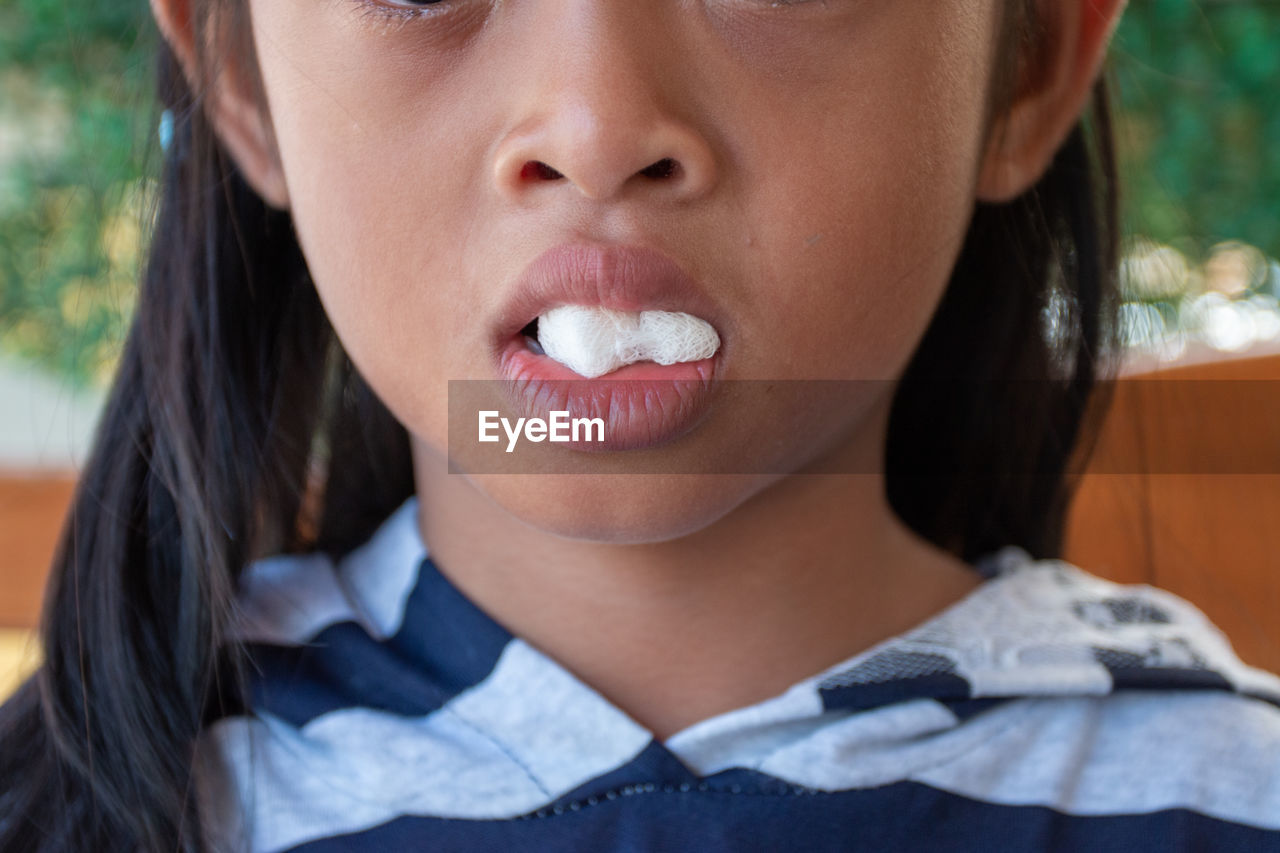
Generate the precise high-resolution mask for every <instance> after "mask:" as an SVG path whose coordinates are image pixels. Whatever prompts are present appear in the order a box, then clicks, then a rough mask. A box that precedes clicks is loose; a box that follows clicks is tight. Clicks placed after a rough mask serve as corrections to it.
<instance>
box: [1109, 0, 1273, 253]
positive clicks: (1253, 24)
mask: <svg viewBox="0 0 1280 853" xmlns="http://www.w3.org/2000/svg"><path fill="white" fill-rule="evenodd" d="M1111 62H1112V69H1113V72H1114V78H1113V79H1114V80H1115V82H1116V83H1117V84H1118V86H1119V96H1120V97H1119V102H1120V105H1121V107H1122V111H1121V118H1120V121H1119V123H1118V129H1117V136H1118V142H1119V145H1120V150H1121V162H1122V170H1123V172H1122V178H1123V187H1124V193H1125V216H1126V223H1127V230H1128V231H1130V232H1131V233H1140V234H1145V235H1147V236H1149V237H1151V238H1154V239H1156V240H1158V241H1160V242H1163V243H1169V244H1171V245H1176V246H1178V247H1179V248H1181V249H1183V250H1184V251H1185V252H1186V253H1187V254H1188V255H1190V256H1191V257H1192V258H1201V257H1203V256H1204V254H1205V252H1206V250H1207V249H1208V247H1209V246H1211V245H1212V244H1214V243H1217V242H1219V241H1222V240H1228V239H1234V240H1242V241H1244V242H1246V243H1250V244H1252V245H1254V246H1257V247H1259V248H1261V249H1262V250H1264V251H1265V252H1266V253H1268V254H1270V255H1272V256H1280V4H1276V3H1274V2H1265V0H1253V1H1252V2H1249V0H1132V2H1130V4H1129V8H1128V9H1127V10H1126V11H1125V17H1124V19H1123V20H1122V21H1121V24H1120V27H1119V29H1118V30H1117V32H1116V37H1115V41H1114V42H1113V45H1112V51H1111Z"/></svg>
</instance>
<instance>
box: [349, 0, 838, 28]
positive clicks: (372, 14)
mask: <svg viewBox="0 0 1280 853" xmlns="http://www.w3.org/2000/svg"><path fill="white" fill-rule="evenodd" d="M352 2H354V3H355V4H356V5H357V6H358V7H360V16H361V17H363V18H367V19H373V20H377V21H383V22H388V21H389V22H396V21H399V22H401V23H404V22H407V21H411V20H413V19H415V18H423V17H432V16H434V15H439V14H442V13H444V12H445V11H447V10H448V9H449V8H450V7H452V6H456V5H457V4H458V2H459V0H429V2H424V3H418V4H416V5H413V4H407V3H406V4H397V3H392V2H390V0H352ZM743 2H746V3H748V5H759V6H767V7H773V8H783V7H788V6H803V5H806V4H808V3H813V2H815V0H743ZM816 2H818V3H821V4H822V5H824V6H825V5H826V3H827V0H816Z"/></svg>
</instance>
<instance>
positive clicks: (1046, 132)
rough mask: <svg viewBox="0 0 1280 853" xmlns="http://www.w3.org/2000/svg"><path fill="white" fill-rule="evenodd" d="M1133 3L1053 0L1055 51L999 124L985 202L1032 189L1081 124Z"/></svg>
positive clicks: (981, 178)
mask: <svg viewBox="0 0 1280 853" xmlns="http://www.w3.org/2000/svg"><path fill="white" fill-rule="evenodd" d="M1125 2H1126V0H1078V2H1060V0H1048V2H1042V3H1040V4H1039V9H1040V11H1039V14H1040V15H1042V16H1046V17H1047V19H1048V20H1046V21H1045V24H1046V30H1047V33H1048V35H1047V36H1046V43H1047V44H1050V45H1052V46H1053V50H1052V53H1050V54H1049V55H1047V56H1042V57H1037V58H1034V59H1036V60H1037V61H1038V62H1040V63H1042V64H1041V65H1040V70H1041V71H1040V73H1039V74H1038V75H1037V76H1036V80H1037V85H1035V86H1034V87H1033V88H1031V89H1030V90H1027V91H1023V92H1021V93H1020V94H1019V96H1018V97H1017V98H1016V99H1015V100H1014V102H1013V103H1012V104H1011V105H1010V106H1009V108H1008V109H1007V110H1006V112H1005V114H1004V115H1003V116H1002V117H1001V118H1000V119H998V120H997V121H996V122H995V123H994V126H993V128H992V130H991V133H990V135H989V137H988V140H987V148H986V150H985V152H984V155H983V161H982V165H981V171H980V173H979V175H978V182H977V192H976V195H977V198H978V200H979V201H985V202H993V203H1001V202H1007V201H1010V200H1012V199H1014V198H1017V197H1018V196H1019V195H1021V194H1022V193H1024V192H1026V191H1027V190H1028V189H1030V188H1031V187H1032V186H1033V185H1034V184H1035V183H1036V182H1037V181H1038V180H1040V178H1041V176H1042V175H1043V174H1044V173H1045V171H1046V170H1047V169H1048V168H1049V164H1050V162H1052V160H1053V157H1054V155H1055V154H1056V153H1057V151H1058V149H1059V148H1060V147H1061V146H1062V144H1063V142H1064V141H1065V140H1066V138H1067V135H1068V134H1069V133H1070V132H1071V129H1072V127H1074V126H1075V124H1076V122H1078V121H1079V120H1080V116H1081V114H1082V113H1083V112H1084V109H1085V106H1086V105H1087V103H1088V99H1089V95H1090V93H1091V92H1092V90H1093V86H1094V83H1095V82H1096V80H1097V78H1098V76H1099V74H1100V73H1101V71H1102V63H1103V60H1104V58H1105V57H1106V51H1107V44H1108V43H1109V42H1110V40H1111V35H1112V33H1113V32H1114V31H1115V27H1116V24H1118V23H1119V21H1120V13H1121V12H1122V11H1123V9H1124V6H1125Z"/></svg>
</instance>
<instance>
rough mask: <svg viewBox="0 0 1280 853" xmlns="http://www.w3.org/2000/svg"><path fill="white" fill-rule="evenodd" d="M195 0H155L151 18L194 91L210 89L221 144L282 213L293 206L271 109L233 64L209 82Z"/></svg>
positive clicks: (210, 112) (207, 105) (208, 101)
mask: <svg viewBox="0 0 1280 853" xmlns="http://www.w3.org/2000/svg"><path fill="white" fill-rule="evenodd" d="M191 2H192V0H150V3H151V14H152V15H153V16H154V17H155V19H156V26H157V27H159V29H160V34H161V35H162V36H164V39H165V41H167V42H168V43H169V46H170V47H171V48H172V50H173V52H174V55H175V56H176V57H177V58H178V62H179V63H180V64H181V65H182V71H183V75H184V76H185V77H186V78H187V84H188V85H189V86H190V87H191V90H192V92H195V93H197V94H198V93H199V92H201V90H202V88H203V89H204V91H205V96H204V99H203V100H204V109H205V115H206V116H207V117H208V119H209V121H210V122H211V123H212V125H213V129H214V132H215V133H216V134H217V135H218V140H219V142H221V143H222V147H223V148H224V149H226V151H227V153H229V154H230V155H231V157H232V158H233V159H234V160H235V162H236V165H237V166H238V167H239V168H240V172H241V174H242V175H244V178H245V180H246V181H248V183H249V185H250V186H251V187H253V189H254V190H255V191H256V192H257V193H258V195H260V196H262V199H263V201H265V202H266V203H267V204H269V205H271V206H272V207H275V208H279V209H281V210H284V209H287V208H288V207H289V191H288V188H287V187H286V185H285V180H284V170H283V168H282V167H281V164H280V154H279V150H278V149H277V147H276V142H275V134H274V133H273V132H272V129H271V125H270V120H269V119H268V118H267V116H266V113H265V107H260V106H259V103H258V98H257V97H256V94H255V92H254V91H253V89H252V88H251V87H250V86H249V85H247V84H246V82H245V79H244V75H243V74H241V73H236V72H238V71H239V69H237V68H234V67H232V64H231V63H227V64H226V65H224V66H221V67H220V69H219V72H218V73H217V74H216V75H215V76H214V78H213V79H212V80H209V81H205V80H204V73H203V72H202V70H201V69H200V67H199V64H198V63H199V57H200V56H201V55H205V56H207V55H210V53H209V50H210V48H208V47H206V48H205V50H204V51H201V52H197V50H196V44H195V38H196V36H195V26H194V21H193V19H192V14H193V10H192V8H191Z"/></svg>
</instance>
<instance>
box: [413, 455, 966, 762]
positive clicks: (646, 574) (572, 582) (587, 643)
mask: <svg viewBox="0 0 1280 853" xmlns="http://www.w3.org/2000/svg"><path fill="white" fill-rule="evenodd" d="M414 460H415V469H416V470H415V474H416V478H417V491H418V497H419V512H420V515H419V524H420V526H421V529H422V535H423V539H424V540H425V541H426V542H427V544H428V546H429V548H430V551H431V554H432V558H433V560H434V561H435V563H436V565H437V567H438V568H439V569H440V571H441V572H442V573H443V574H444V575H445V576H446V577H448V578H449V579H450V581H451V582H453V583H454V584H455V585H456V586H457V587H458V588H459V589H460V590H461V591H462V592H463V593H464V594H465V595H467V596H468V597H469V598H470V599H471V600H472V601H474V602H475V603H476V604H477V605H479V606H480V607H481V608H482V609H484V610H485V611H486V612H487V613H489V614H490V615H491V616H492V617H493V618H494V619H496V620H497V621H498V622H499V623H501V624H502V625H503V626H504V627H505V628H507V629H508V630H509V631H510V632H511V633H512V634H513V635H515V636H518V637H521V638H522V639H523V640H525V641H526V642H528V643H529V644H530V645H533V646H534V647H536V648H538V649H540V650H541V651H543V652H544V653H545V654H547V655H549V656H550V657H552V658H553V659H555V660H556V661H558V662H559V663H561V664H562V665H564V666H565V667H566V668H567V669H568V670H569V671H571V672H573V673H574V675H575V676H577V677H578V678H579V679H581V680H582V681H583V682H584V683H586V684H588V685H590V686H591V687H593V688H594V689H596V690H597V691H598V692H600V693H601V694H602V695H603V696H605V698H607V699H608V700H610V701H611V702H612V703H613V704H615V705H616V706H618V707H619V708H621V709H622V710H623V711H625V712H627V713H628V714H629V715H630V716H631V717H632V718H633V719H635V720H636V721H637V722H639V723H640V724H641V725H643V726H645V727H646V728H648V729H649V730H650V731H652V732H653V733H654V734H655V736H657V737H658V738H659V739H661V740H665V739H666V738H667V737H669V736H670V735H671V734H674V733H675V732H677V731H680V730H682V729H684V728H686V727H688V726H689V725H692V724H693V723H696V722H698V721H700V720H702V719H705V718H708V717H711V716H714V715H716V714H719V713H722V712H724V711H729V710H732V709H734V708H738V707H743V706H745V705H749V704H753V703H755V702H758V701H761V700H763V699H767V698H769V697H771V696H774V695H776V694H778V693H780V692H782V691H783V690H785V689H786V688H787V687H789V686H790V685H791V684H793V683H795V682H796V681H798V680H800V679H802V678H806V677H808V676H810V675H814V674H816V673H818V672H821V671H822V670H823V669H826V668H827V667H829V666H832V665H834V664H836V663H839V662H840V661H842V660H844V659H846V658H848V657H851V656H852V655H854V654H856V653H858V652H860V651H862V650H864V649H866V648H868V647H870V646H872V645H874V644H875V643H877V642H879V641H881V640H883V639H886V638H888V637H890V636H893V635H894V634H898V633H901V632H902V631H905V630H907V629H909V628H911V627H912V626H914V625H916V624H918V623H919V622H921V621H923V620H924V619H926V618H927V617H929V616H931V615H933V614H934V613H937V612H938V611H939V610H941V609H943V608H944V607H946V606H947V605H949V604H951V603H953V602H955V601H956V600H958V599H959V598H961V597H963V595H964V594H965V593H967V592H969V591H970V590H972V589H973V588H974V587H975V586H976V585H977V584H978V583H979V582H980V579H979V577H978V575H977V573H976V572H974V571H972V570H971V569H970V567H968V566H967V565H966V564H965V563H963V562H961V561H960V560H959V559H958V558H956V557H954V556H952V555H950V554H948V553H946V552H944V551H942V550H940V549H938V548H936V547H935V546H933V545H931V544H930V543H928V542H926V541H924V540H922V539H920V538H919V537H918V536H916V535H915V534H914V533H913V532H911V531H910V530H909V529H907V528H906V527H905V526H904V525H903V524H902V523H901V521H900V520H899V519H898V518H897V516H896V515H895V514H894V513H893V512H892V511H891V509H890V508H889V506H888V503H887V500H886V499H885V496H884V480H883V476H882V475H881V474H878V473H877V474H856V475H854V474H842V475H796V476H790V477H786V478H783V479H781V480H779V481H777V482H775V483H774V484H773V485H771V486H770V487H768V488H766V489H765V490H764V491H762V492H759V493H757V494H756V495H755V496H753V497H752V498H751V499H749V500H748V501H746V502H745V503H743V504H742V505H740V506H738V507H737V508H736V509H734V510H733V511H732V512H730V513H729V514H727V515H726V516H724V517H723V518H721V519H720V520H719V521H717V522H715V523H713V524H711V525H709V526H707V527H705V528H703V529H701V530H698V531H697V532H695V533H692V534H689V535H686V536H683V537H680V538H678V539H674V540H670V541H664V542H657V543H647V544H612V543H601V542H593V541H582V540H574V539H566V538H563V537H560V536H556V535H553V534H550V533H547V532H545V531H542V530H539V529H537V528H534V527H532V526H530V525H527V524H525V523H524V522H522V521H520V520H519V519H517V518H515V517H514V516H512V515H511V514H510V513H508V512H507V511H506V510H504V509H503V508H502V507H500V506H498V505H497V504H496V503H495V502H494V501H492V500H491V499H490V498H489V497H488V496H487V495H485V494H484V493H483V492H482V491H480V490H479V489H478V488H477V487H476V485H475V484H474V483H473V482H472V480H471V479H469V478H468V477H466V476H464V475H460V474H451V473H448V472H447V469H446V467H445V464H444V462H443V460H442V459H441V458H440V457H439V456H438V455H437V454H435V452H434V451H431V450H429V449H428V448H426V447H425V446H424V445H422V444H419V443H416V442H415V447H414Z"/></svg>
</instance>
